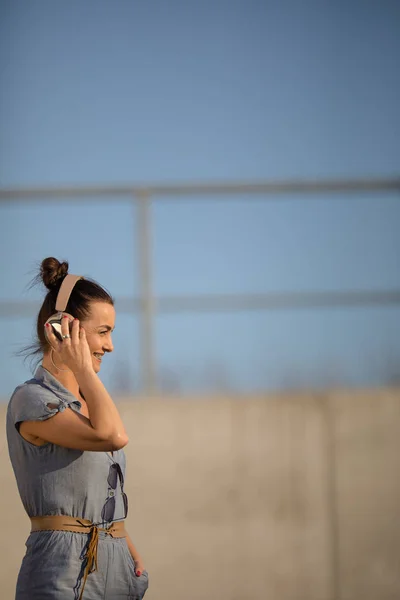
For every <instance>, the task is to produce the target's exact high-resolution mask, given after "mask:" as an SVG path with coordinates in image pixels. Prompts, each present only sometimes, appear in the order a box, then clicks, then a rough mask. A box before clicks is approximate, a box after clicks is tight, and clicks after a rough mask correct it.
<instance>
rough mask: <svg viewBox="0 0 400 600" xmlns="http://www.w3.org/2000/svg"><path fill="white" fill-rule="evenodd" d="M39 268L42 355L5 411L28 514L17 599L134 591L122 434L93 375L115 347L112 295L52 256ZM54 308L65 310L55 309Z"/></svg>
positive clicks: (72, 599)
mask: <svg viewBox="0 0 400 600" xmlns="http://www.w3.org/2000/svg"><path fill="white" fill-rule="evenodd" d="M38 278H39V279H42V281H43V283H44V284H45V286H46V287H47V288H48V289H49V292H48V293H47V295H46V297H45V299H44V302H43V305H42V307H41V309H40V311H39V315H38V318H37V336H38V342H37V346H36V350H35V353H40V354H41V355H42V356H43V360H42V364H41V366H39V367H38V369H37V371H36V373H35V376H34V378H33V379H31V380H29V381H27V382H25V383H24V384H22V385H20V386H18V387H17V388H16V390H15V391H14V393H13V395H12V397H11V399H10V402H9V405H8V411H7V440H8V448H9V454H10V459H11V463H12V466H13V469H14V473H15V477H16V481H17V485H18V490H19V493H20V497H21V500H22V503H23V505H24V508H25V510H26V512H27V514H28V516H29V517H30V518H31V523H32V527H31V534H30V535H29V537H28V539H27V542H26V554H25V556H24V559H23V561H22V566H21V569H20V572H19V576H18V581H17V589H16V600H67V599H68V600H100V599H102V600H118V599H119V598H120V599H122V598H124V599H127V598H128V599H131V600H140V599H141V598H143V596H144V594H145V591H146V589H147V587H148V576H147V571H145V569H144V566H143V562H142V559H141V557H140V555H139V553H138V551H137V550H136V548H135V546H134V544H133V543H132V540H131V539H130V537H129V536H128V534H127V533H126V531H125V528H124V519H125V517H126V515H127V510H128V502H127V498H126V494H125V492H124V477H125V454H124V451H123V447H124V446H126V444H127V443H128V436H127V434H126V431H125V428H124V425H123V423H122V420H121V417H120V415H119V413H118V410H117V408H116V406H115V404H114V402H113V401H112V399H111V397H110V396H109V394H108V392H107V390H106V389H105V387H104V385H103V384H102V383H101V381H100V379H99V377H98V375H97V374H98V373H99V371H100V368H101V362H102V360H103V357H104V356H105V354H106V353H107V352H112V351H113V344H112V340H111V334H112V332H113V330H114V321H115V310H114V305H113V304H114V303H113V299H112V298H111V296H110V295H109V294H108V293H107V292H106V291H105V290H104V289H103V288H102V287H101V286H100V285H98V284H97V283H95V282H94V281H92V280H89V279H83V278H81V277H77V276H73V275H68V263H66V262H63V263H60V262H59V261H58V260H56V259H55V258H46V259H45V260H44V261H43V262H42V265H41V270H40V275H39V276H38ZM57 310H61V311H65V312H66V313H67V314H64V312H63V313H61V314H59V315H58V316H57V318H56V319H54V318H52V317H54V314H55V313H56V311H57ZM68 315H70V316H68ZM58 322H59V323H60V325H58ZM51 323H53V325H52V324H51Z"/></svg>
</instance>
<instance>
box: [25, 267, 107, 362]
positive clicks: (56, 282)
mask: <svg viewBox="0 0 400 600" xmlns="http://www.w3.org/2000/svg"><path fill="white" fill-rule="evenodd" d="M66 275H68V262H67V261H63V262H60V261H58V260H57V259H56V258H53V257H52V256H50V257H49V258H45V259H44V260H43V261H42V263H41V265H40V271H39V273H38V274H37V275H36V276H35V277H34V279H33V281H32V285H35V284H38V283H43V284H44V285H45V286H46V288H47V289H48V290H49V291H48V292H47V294H46V297H45V299H44V301H43V304H42V307H41V309H40V310H39V314H38V316H37V323H36V340H35V343H34V344H32V345H30V346H28V347H26V348H23V349H22V350H21V351H20V352H18V354H19V355H22V356H25V357H26V358H27V357H29V356H31V357H32V358H35V357H37V356H39V355H42V354H44V353H45V352H46V351H47V350H48V349H49V343H48V341H47V339H46V336H45V334H44V324H45V323H46V321H47V319H48V318H49V317H51V315H53V314H54V313H55V312H57V311H56V300H57V295H58V292H59V290H60V287H61V284H62V282H63V280H64V278H65V276H66ZM91 302H107V304H111V305H112V306H114V300H113V298H112V297H111V295H110V294H109V293H108V292H107V291H106V290H105V289H104V288H103V287H101V286H100V285H99V284H98V283H96V282H95V281H93V280H92V279H87V278H86V277H85V279H80V280H79V281H77V282H76V284H75V286H74V288H73V290H72V292H71V295H70V297H69V300H68V304H67V307H66V310H65V312H67V313H69V314H71V315H72V316H74V317H76V318H77V319H79V320H80V321H84V320H85V319H87V318H88V316H89V315H90V303H91ZM39 360H40V359H39Z"/></svg>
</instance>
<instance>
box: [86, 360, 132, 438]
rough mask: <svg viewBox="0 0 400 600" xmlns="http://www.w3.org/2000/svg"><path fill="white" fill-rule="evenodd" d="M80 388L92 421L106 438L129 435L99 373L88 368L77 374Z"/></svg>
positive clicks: (95, 427)
mask: <svg viewBox="0 0 400 600" xmlns="http://www.w3.org/2000/svg"><path fill="white" fill-rule="evenodd" d="M75 377H76V379H77V381H78V384H79V389H80V390H81V391H82V394H83V396H84V398H85V401H86V403H87V405H88V409H89V414H90V423H91V425H92V427H93V429H95V430H96V431H97V432H98V433H99V435H101V437H104V438H105V439H115V440H118V439H123V438H126V437H127V434H126V431H125V427H124V424H123V422H122V420H121V417H120V415H119V412H118V410H117V407H116V406H115V404H114V402H113V400H112V398H111V396H110V395H109V393H108V392H107V390H106V388H105V387H104V385H103V383H102V382H101V380H100V379H99V377H98V376H97V374H96V373H95V372H94V371H92V370H90V369H86V370H83V371H80V372H79V373H76V374H75Z"/></svg>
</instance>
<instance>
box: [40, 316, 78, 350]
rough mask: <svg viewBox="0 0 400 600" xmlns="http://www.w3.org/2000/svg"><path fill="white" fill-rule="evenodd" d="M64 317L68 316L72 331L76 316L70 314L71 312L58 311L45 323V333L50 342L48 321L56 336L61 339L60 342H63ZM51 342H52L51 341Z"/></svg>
mask: <svg viewBox="0 0 400 600" xmlns="http://www.w3.org/2000/svg"><path fill="white" fill-rule="evenodd" d="M64 317H68V321H69V330H70V331H71V323H72V321H73V320H74V317H73V316H72V315H70V314H69V313H65V312H58V313H55V314H54V315H51V317H49V318H48V319H47V321H46V323H45V327H44V334H45V336H46V339H47V341H48V342H49V338H48V337H47V331H46V330H47V327H46V324H47V323H48V324H49V325H51V330H52V332H53V333H54V335H55V336H56V338H57V339H58V340H60V342H62V337H61V323H62V319H63V318H64ZM49 343H50V342H49Z"/></svg>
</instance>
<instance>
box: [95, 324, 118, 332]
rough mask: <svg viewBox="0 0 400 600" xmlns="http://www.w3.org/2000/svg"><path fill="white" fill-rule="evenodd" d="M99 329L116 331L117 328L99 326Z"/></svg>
mask: <svg viewBox="0 0 400 600" xmlns="http://www.w3.org/2000/svg"><path fill="white" fill-rule="evenodd" d="M97 329H107V331H114V329H115V327H110V325H99V326H98V327H97Z"/></svg>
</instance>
